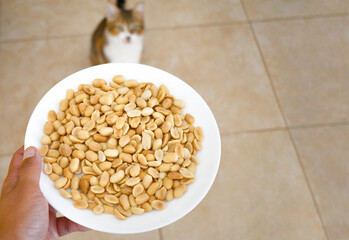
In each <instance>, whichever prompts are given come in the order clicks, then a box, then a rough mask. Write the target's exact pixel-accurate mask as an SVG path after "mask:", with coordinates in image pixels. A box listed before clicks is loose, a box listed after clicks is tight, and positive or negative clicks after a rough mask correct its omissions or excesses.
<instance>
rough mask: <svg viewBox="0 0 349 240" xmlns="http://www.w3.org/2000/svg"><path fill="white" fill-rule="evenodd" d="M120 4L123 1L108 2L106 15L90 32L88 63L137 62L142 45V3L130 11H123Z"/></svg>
mask: <svg viewBox="0 0 349 240" xmlns="http://www.w3.org/2000/svg"><path fill="white" fill-rule="evenodd" d="M124 5H125V1H124V0H117V1H116V4H114V3H113V2H110V1H108V3H107V7H106V17H105V18H104V19H103V20H102V21H101V22H100V23H99V25H98V26H97V28H96V30H95V31H94V33H93V35H92V41H91V55H90V58H91V62H92V64H94V65H97V64H102V63H108V62H132V63H139V62H140V59H141V56H142V48H143V31H144V3H137V4H136V6H135V7H134V8H133V9H132V10H126V9H125V8H124Z"/></svg>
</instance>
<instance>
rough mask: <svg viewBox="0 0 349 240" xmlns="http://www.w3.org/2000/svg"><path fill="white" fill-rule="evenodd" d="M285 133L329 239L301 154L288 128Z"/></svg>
mask: <svg viewBox="0 0 349 240" xmlns="http://www.w3.org/2000/svg"><path fill="white" fill-rule="evenodd" d="M287 133H288V136H289V138H290V140H291V143H292V146H293V148H294V151H295V153H296V156H297V159H298V163H299V165H300V167H301V169H302V171H303V175H304V178H305V181H306V184H307V186H308V189H309V191H310V195H311V198H312V200H313V202H314V206H315V209H316V211H317V214H318V215H319V219H320V223H321V225H322V228H323V230H324V234H325V237H326V239H327V240H329V239H330V238H329V236H328V233H327V230H326V227H325V224H324V220H323V217H322V215H321V212H320V208H319V205H318V203H317V201H316V198H315V195H314V192H313V190H312V188H311V186H310V183H309V179H308V176H307V174H306V171H305V167H304V165H303V162H302V160H301V156H300V155H299V153H298V150H297V147H296V143H295V141H294V139H293V136H292V134H291V131H290V130H288V131H287Z"/></svg>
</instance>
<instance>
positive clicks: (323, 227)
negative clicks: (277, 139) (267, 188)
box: [241, 0, 329, 240]
mask: <svg viewBox="0 0 349 240" xmlns="http://www.w3.org/2000/svg"><path fill="white" fill-rule="evenodd" d="M241 5H242V8H243V10H244V12H245V14H246V18H247V21H248V23H249V28H250V30H251V32H252V35H253V39H254V41H255V44H256V46H257V48H258V51H259V54H260V57H261V59H262V63H263V65H264V69H265V71H266V74H267V76H268V79H269V82H270V85H271V88H272V91H273V94H274V97H275V100H276V103H277V105H278V107H279V110H280V113H281V116H282V118H283V120H284V123H285V126H286V129H287V134H288V136H289V138H290V140H291V143H292V146H293V148H294V151H295V153H296V156H297V160H298V164H299V166H300V168H301V170H302V172H303V176H304V179H305V182H306V184H307V187H308V189H309V192H310V195H311V198H312V200H313V204H314V206H315V209H316V212H317V214H318V216H319V219H320V223H321V225H322V229H323V231H324V234H325V237H326V239H327V240H329V237H328V233H327V231H326V228H325V225H324V221H323V218H322V216H321V213H320V209H319V206H318V204H317V202H316V199H315V195H314V193H313V191H312V188H311V186H310V183H309V179H308V176H307V174H306V171H305V168H304V165H303V163H302V160H301V158H300V155H299V153H298V151H297V148H296V144H295V142H294V139H293V137H292V134H291V132H290V129H289V128H288V124H287V121H286V118H285V114H284V112H283V111H282V108H281V104H280V101H279V98H278V96H277V93H276V90H275V87H274V84H273V81H272V79H271V75H270V72H269V69H268V66H267V64H266V61H265V58H264V55H263V52H262V49H261V46H260V45H259V42H258V39H257V35H256V33H255V31H254V28H253V26H252V23H251V22H250V20H249V15H248V13H247V10H246V8H245V5H244V1H243V0H241Z"/></svg>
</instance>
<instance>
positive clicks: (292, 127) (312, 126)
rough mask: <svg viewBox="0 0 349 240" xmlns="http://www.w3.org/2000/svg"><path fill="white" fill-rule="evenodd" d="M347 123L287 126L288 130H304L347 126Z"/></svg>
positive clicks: (348, 123)
mask: <svg viewBox="0 0 349 240" xmlns="http://www.w3.org/2000/svg"><path fill="white" fill-rule="evenodd" d="M347 125H349V122H332V123H315V124H303V125H294V126H288V128H289V129H305V128H320V127H337V126H347Z"/></svg>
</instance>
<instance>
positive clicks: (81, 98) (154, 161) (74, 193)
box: [40, 75, 204, 220]
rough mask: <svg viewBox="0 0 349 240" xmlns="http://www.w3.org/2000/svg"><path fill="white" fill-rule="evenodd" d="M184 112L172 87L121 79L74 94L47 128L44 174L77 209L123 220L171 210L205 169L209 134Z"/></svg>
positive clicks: (52, 115)
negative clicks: (202, 159)
mask: <svg viewBox="0 0 349 240" xmlns="http://www.w3.org/2000/svg"><path fill="white" fill-rule="evenodd" d="M184 107H185V103H184V101H182V100H178V99H175V98H174V97H173V96H171V95H170V93H169V90H168V89H167V88H166V86H164V85H161V86H160V87H159V88H157V87H156V86H155V85H154V84H152V83H144V82H142V83H138V82H137V81H136V80H127V81H125V79H124V77H123V76H121V75H117V76H115V77H114V78H113V81H112V82H110V85H107V82H106V81H105V80H103V79H95V80H93V82H92V86H91V85H89V84H81V85H80V86H79V87H78V91H77V92H74V91H73V90H72V89H68V90H67V93H66V97H65V99H63V100H62V101H61V102H60V104H59V112H57V113H56V112H55V111H53V110H51V111H49V113H48V121H47V122H46V123H45V125H44V133H45V135H44V136H43V137H42V138H41V141H42V144H43V145H42V147H41V148H40V153H41V156H43V157H44V158H43V159H44V167H43V171H44V172H45V173H46V174H47V175H49V178H50V179H51V180H52V181H54V185H55V187H56V188H58V189H59V190H60V193H61V195H62V196H63V197H65V198H71V199H72V200H73V201H74V206H75V207H76V208H80V209H86V208H88V209H90V210H92V211H93V212H94V213H95V214H101V213H109V214H114V215H115V216H117V217H118V218H119V219H121V220H124V219H126V217H128V216H131V215H132V214H135V215H137V214H142V213H144V212H149V211H152V209H156V210H163V209H164V208H165V203H164V201H171V200H172V199H173V198H179V197H181V196H182V195H183V194H184V193H185V192H186V191H187V185H189V184H190V183H192V182H193V181H194V180H195V178H194V174H195V171H196V165H197V164H199V162H198V159H197V158H196V157H195V154H196V152H197V151H199V150H200V149H201V148H202V146H201V143H200V142H201V141H202V140H203V138H204V135H203V131H202V129H201V128H200V127H194V126H193V123H194V117H193V116H192V115H190V114H185V115H184V114H182V109H183V108H184Z"/></svg>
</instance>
